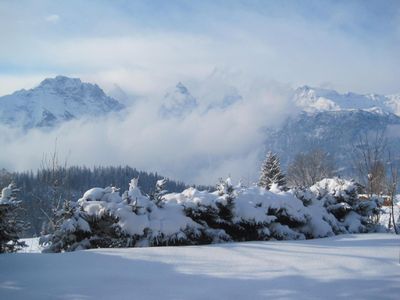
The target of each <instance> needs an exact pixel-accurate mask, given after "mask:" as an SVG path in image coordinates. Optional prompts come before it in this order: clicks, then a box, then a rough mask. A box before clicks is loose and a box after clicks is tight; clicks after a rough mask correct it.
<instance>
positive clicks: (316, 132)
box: [265, 109, 400, 175]
mask: <svg viewBox="0 0 400 300" xmlns="http://www.w3.org/2000/svg"><path fill="white" fill-rule="evenodd" d="M385 131H386V134H387V139H388V144H389V146H390V147H391V148H392V149H398V148H399V147H400V136H399V135H398V134H397V133H398V132H400V117H399V116H397V115H395V114H393V113H389V112H382V111H374V110H361V109H348V110H345V109H342V110H337V111H318V112H313V113H310V112H302V113H300V114H299V115H297V116H294V117H291V118H289V119H287V120H286V121H285V122H284V124H283V125H281V126H279V127H278V128H275V129H269V130H268V131H266V134H265V136H266V137H265V140H266V142H265V147H266V148H267V149H270V150H272V151H274V152H277V153H278V155H279V156H280V158H281V162H282V164H283V166H285V167H286V166H287V165H288V164H289V163H291V162H292V161H293V159H294V157H295V156H296V155H297V154H299V153H305V152H308V151H311V150H315V149H320V150H324V151H326V152H327V153H329V154H330V155H331V157H333V159H334V161H335V164H336V167H337V168H338V169H341V170H342V171H343V172H344V174H347V175H351V168H352V166H353V163H352V161H353V159H354V157H352V153H353V147H354V145H355V143H356V142H357V140H358V138H359V137H360V136H363V135H365V134H368V133H369V132H370V133H375V134H376V133H377V132H385Z"/></svg>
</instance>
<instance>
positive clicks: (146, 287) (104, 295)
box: [0, 234, 400, 300]
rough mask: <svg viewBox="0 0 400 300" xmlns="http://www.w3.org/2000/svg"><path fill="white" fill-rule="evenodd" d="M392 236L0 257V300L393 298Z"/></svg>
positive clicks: (399, 289) (398, 240) (395, 261)
mask: <svg viewBox="0 0 400 300" xmlns="http://www.w3.org/2000/svg"><path fill="white" fill-rule="evenodd" d="M399 245H400V237H398V236H395V235H391V234H365V235H342V236H337V237H333V238H326V239H317V240H307V241H285V242H248V243H229V244H219V245H211V246H190V247H160V248H157V247H155V248H129V249H128V248H126V249H97V250H90V251H78V252H72V253H64V254H32V253H26V254H25V253H18V254H6V255H1V256H0V266H1V268H0V299H9V300H12V299H41V300H42V299H157V300H158V299H219V300H224V299H398V295H399V293H400V277H399Z"/></svg>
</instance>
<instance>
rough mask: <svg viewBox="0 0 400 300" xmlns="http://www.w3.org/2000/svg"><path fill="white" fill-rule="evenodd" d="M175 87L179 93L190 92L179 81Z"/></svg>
mask: <svg viewBox="0 0 400 300" xmlns="http://www.w3.org/2000/svg"><path fill="white" fill-rule="evenodd" d="M175 88H176V90H177V91H178V92H179V93H181V94H190V93H189V90H188V89H187V87H186V86H185V85H184V84H183V83H182V82H180V81H179V82H178V83H177V84H176V86H175Z"/></svg>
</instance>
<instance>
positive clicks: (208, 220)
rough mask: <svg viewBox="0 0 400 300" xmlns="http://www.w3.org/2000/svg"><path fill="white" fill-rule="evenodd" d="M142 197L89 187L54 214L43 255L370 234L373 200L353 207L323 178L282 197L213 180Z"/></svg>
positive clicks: (134, 189)
mask: <svg viewBox="0 0 400 300" xmlns="http://www.w3.org/2000/svg"><path fill="white" fill-rule="evenodd" d="M161 187H162V185H161V184H159V189H158V193H157V194H155V195H156V196H154V195H153V196H147V195H143V194H142V193H141V191H140V189H139V188H138V186H137V179H133V180H132V181H131V183H130V186H129V190H128V191H126V192H124V193H122V195H121V194H120V192H119V190H118V189H116V188H112V187H108V188H104V189H103V188H93V189H91V190H89V191H87V192H86V193H85V194H84V195H83V197H82V198H81V199H79V200H78V201H77V203H76V204H72V203H69V204H68V205H69V206H68V207H67V208H68V209H67V208H64V209H63V211H62V212H61V213H60V216H61V218H60V220H61V222H60V223H59V225H58V226H57V230H56V231H55V232H54V234H52V235H50V236H49V237H48V239H47V242H48V247H47V250H46V251H55V252H59V251H71V250H75V249H82V248H96V247H141V246H166V245H198V244H209V243H217V242H226V241H250V240H271V239H275V240H276V239H277V240H288V239H306V238H319V237H326V236H332V235H334V234H340V233H355V232H370V231H374V230H375V226H374V223H373V222H372V217H373V215H374V214H375V213H377V212H378V211H379V205H380V204H379V199H375V198H374V199H371V200H360V199H359V198H358V196H357V193H356V190H355V184H354V183H353V182H351V181H346V180H341V179H337V178H334V179H326V180H322V181H321V182H319V183H317V184H316V185H314V186H312V187H311V188H310V189H301V190H300V189H299V190H289V191H283V190H281V188H280V187H279V186H278V185H277V184H272V185H271V187H270V189H269V190H267V189H265V188H263V187H259V186H252V187H246V188H244V187H241V186H236V187H234V186H233V185H232V183H231V180H230V179H228V180H226V181H221V182H220V183H219V185H218V186H217V190H216V191H215V192H207V191H198V190H196V189H195V188H189V189H186V190H185V191H183V192H182V193H170V194H168V193H165V191H164V190H163V189H162V188H161Z"/></svg>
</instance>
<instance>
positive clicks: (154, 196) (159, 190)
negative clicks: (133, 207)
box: [150, 178, 167, 207]
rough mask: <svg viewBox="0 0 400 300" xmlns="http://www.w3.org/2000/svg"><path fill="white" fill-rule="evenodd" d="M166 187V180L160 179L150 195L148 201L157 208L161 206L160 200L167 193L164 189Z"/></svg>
mask: <svg viewBox="0 0 400 300" xmlns="http://www.w3.org/2000/svg"><path fill="white" fill-rule="evenodd" d="M166 185H167V179H165V178H164V179H160V180H157V182H156V188H155V191H154V192H153V193H151V194H150V200H151V201H153V202H154V203H155V204H156V205H157V206H158V207H161V206H162V200H163V197H164V195H165V194H166V193H167V190H166V189H165V187H166Z"/></svg>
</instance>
